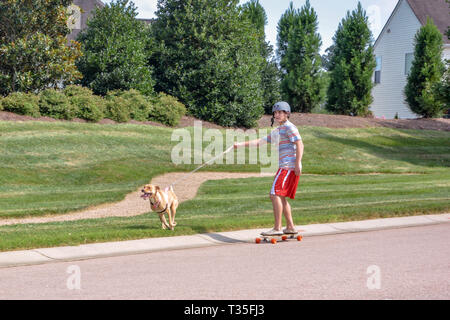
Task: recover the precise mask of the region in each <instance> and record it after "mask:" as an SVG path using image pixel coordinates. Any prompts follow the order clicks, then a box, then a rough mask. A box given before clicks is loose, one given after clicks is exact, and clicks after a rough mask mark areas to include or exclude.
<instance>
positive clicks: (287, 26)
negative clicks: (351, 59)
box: [278, 0, 322, 112]
mask: <svg viewBox="0 0 450 320" xmlns="http://www.w3.org/2000/svg"><path fill="white" fill-rule="evenodd" d="M278 29H279V48H280V51H279V52H281V56H280V64H281V68H282V76H281V91H282V96H283V98H284V99H285V100H287V101H288V102H289V103H290V105H291V108H292V110H293V111H298V112H311V110H312V109H313V108H314V107H316V106H318V105H319V103H320V99H321V95H320V91H321V85H322V81H321V74H320V69H321V65H322V62H321V57H320V54H319V49H320V46H321V44H322V40H321V37H320V35H319V33H318V22H317V14H316V12H315V11H314V9H313V8H312V7H311V5H310V3H309V0H307V1H306V4H305V5H304V6H303V7H302V8H301V9H300V10H294V8H293V5H292V2H291V4H290V7H289V8H288V10H287V11H286V12H285V14H284V15H283V16H282V18H281V19H280V22H279V23H278Z"/></svg>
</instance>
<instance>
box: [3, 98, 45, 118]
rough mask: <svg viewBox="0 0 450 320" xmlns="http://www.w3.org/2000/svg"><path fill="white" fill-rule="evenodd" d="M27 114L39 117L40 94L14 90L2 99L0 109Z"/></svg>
mask: <svg viewBox="0 0 450 320" xmlns="http://www.w3.org/2000/svg"><path fill="white" fill-rule="evenodd" d="M2 109H3V110H6V111H10V112H14V113H17V114H23V115H26V116H32V117H35V118H37V117H39V116H40V115H41V114H40V113H39V96H38V95H35V94H32V93H23V92H14V93H11V94H10V95H9V96H7V97H6V98H3V99H2V101H1V107H0V110H2Z"/></svg>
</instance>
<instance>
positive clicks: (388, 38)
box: [370, 0, 450, 119]
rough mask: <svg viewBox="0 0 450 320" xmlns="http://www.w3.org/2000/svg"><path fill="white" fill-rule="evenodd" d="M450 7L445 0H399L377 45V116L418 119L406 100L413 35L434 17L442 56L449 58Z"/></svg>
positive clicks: (412, 56) (374, 100)
mask: <svg viewBox="0 0 450 320" xmlns="http://www.w3.org/2000/svg"><path fill="white" fill-rule="evenodd" d="M449 14H450V8H449V4H448V3H446V2H445V0H399V1H398V3H397V6H396V7H395V9H394V11H393V12H392V14H391V16H390V18H389V20H388V21H387V23H386V25H385V26H384V28H383V30H382V31H381V33H380V35H379V36H378V38H377V40H376V41H375V44H374V54H375V59H376V62H377V66H376V69H375V72H374V78H373V81H374V88H373V89H372V96H373V103H372V104H371V105H370V110H371V111H372V113H373V114H374V116H375V117H385V118H386V119H393V118H394V117H395V116H396V115H398V117H399V118H417V117H419V116H418V115H417V114H415V113H413V112H412V111H411V110H410V109H409V107H408V104H407V103H406V102H405V94H404V88H405V85H406V81H407V75H408V73H409V70H410V68H411V63H412V60H413V58H414V37H415V35H416V33H417V31H418V30H419V29H420V27H422V26H423V25H425V24H426V21H427V17H431V18H432V19H433V21H434V24H435V25H436V26H437V27H438V29H439V30H440V31H441V33H442V34H443V42H444V52H443V57H442V58H443V59H450V40H449V39H448V37H447V36H446V35H445V33H446V31H447V28H448V26H449V25H450V15H449Z"/></svg>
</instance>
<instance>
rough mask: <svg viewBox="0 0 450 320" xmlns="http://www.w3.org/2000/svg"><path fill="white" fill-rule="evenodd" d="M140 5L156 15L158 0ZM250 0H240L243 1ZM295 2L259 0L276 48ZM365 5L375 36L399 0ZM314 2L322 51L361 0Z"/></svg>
mask: <svg viewBox="0 0 450 320" xmlns="http://www.w3.org/2000/svg"><path fill="white" fill-rule="evenodd" d="M111 1H112V0H103V2H104V3H110V2H111ZM132 1H133V2H134V4H135V5H136V7H137V8H138V18H154V17H155V13H154V12H155V11H156V4H157V0H132ZM247 1H248V0H241V1H240V4H244V3H246V2H247ZM291 1H292V2H293V4H294V7H295V8H296V9H299V8H301V7H302V6H303V5H304V4H305V2H306V0H259V3H260V4H261V5H262V6H263V7H264V9H265V11H266V15H267V20H268V23H267V25H266V28H265V31H266V41H269V42H270V44H272V45H273V46H274V49H276V40H277V24H278V21H279V20H280V18H281V15H282V14H283V13H284V12H285V11H286V9H287V8H288V7H289V3H290V2H291ZM360 1H361V4H362V6H363V7H364V9H365V10H366V12H367V15H368V17H369V22H370V28H371V30H372V33H373V36H374V40H376V38H377V37H378V35H379V34H380V32H381V30H382V29H383V26H384V25H385V23H386V22H387V20H388V19H389V16H390V15H391V13H392V11H393V10H394V8H395V5H396V4H397V2H398V0H360ZM310 4H311V6H312V7H313V8H314V10H315V11H316V13H317V16H318V20H319V33H320V35H321V37H322V47H321V54H323V53H324V52H325V49H326V48H328V47H329V46H331V45H332V44H333V36H334V33H335V32H336V30H337V27H338V25H339V23H340V22H341V20H342V19H343V18H344V17H345V15H346V14H347V11H352V10H354V9H356V7H357V5H358V0H338V1H337V0H310Z"/></svg>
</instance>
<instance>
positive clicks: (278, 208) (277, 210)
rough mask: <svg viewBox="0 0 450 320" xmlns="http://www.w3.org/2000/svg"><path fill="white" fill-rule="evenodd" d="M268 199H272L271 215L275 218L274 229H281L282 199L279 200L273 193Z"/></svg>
mask: <svg viewBox="0 0 450 320" xmlns="http://www.w3.org/2000/svg"><path fill="white" fill-rule="evenodd" d="M270 200H272V206H273V216H274V218H275V224H274V229H275V230H281V227H282V221H281V215H282V213H283V201H282V200H281V197H280V196H276V195H273V194H271V195H270Z"/></svg>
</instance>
